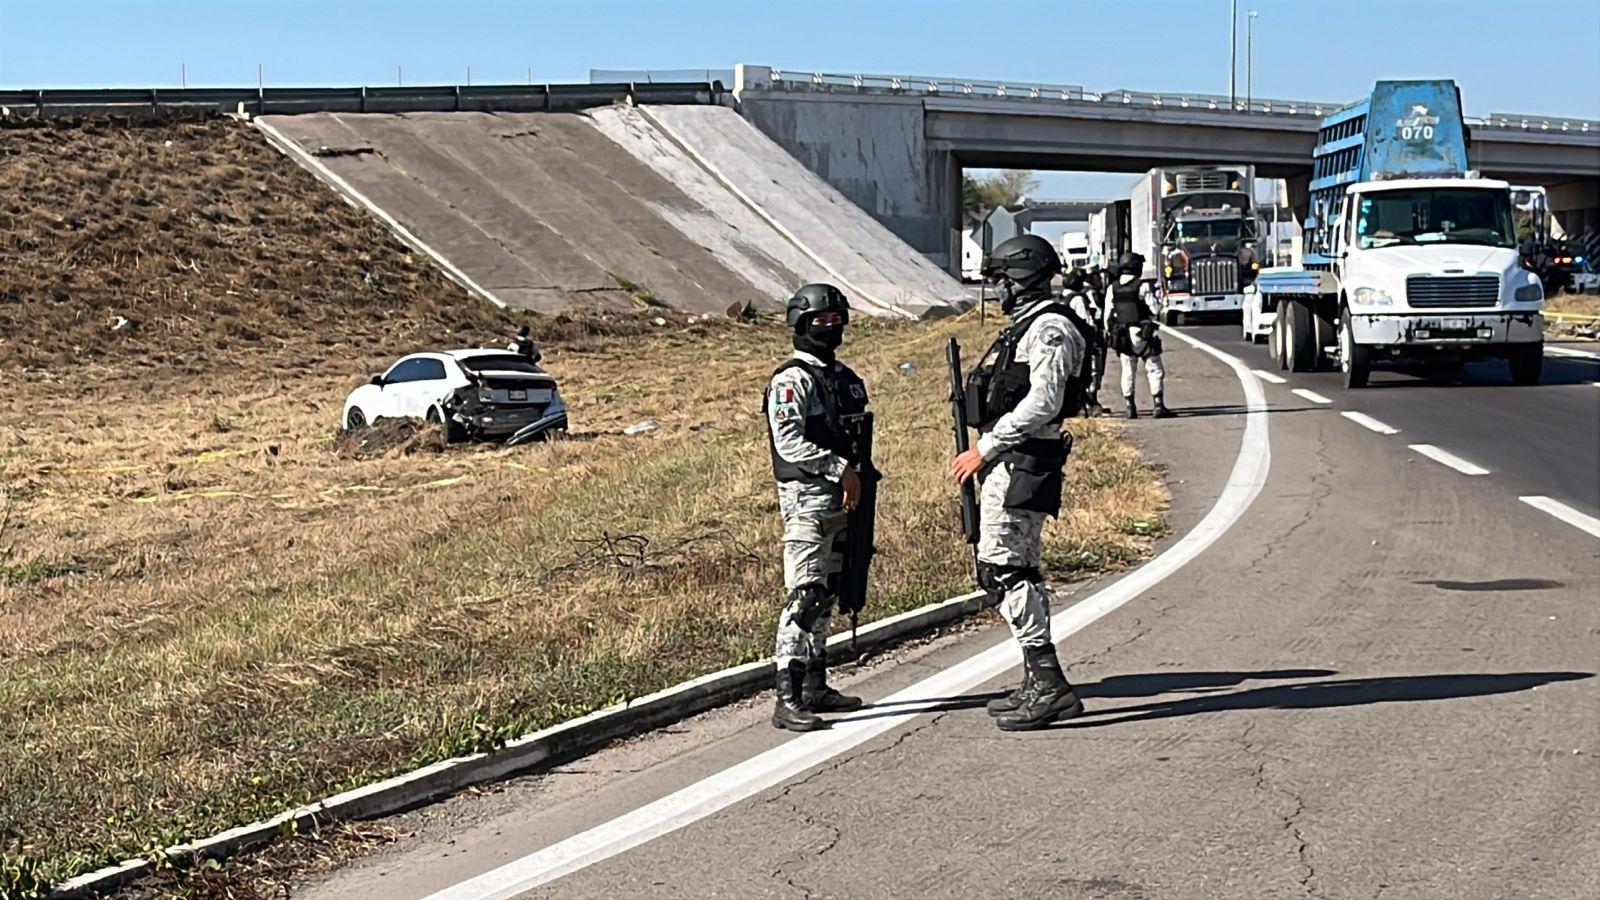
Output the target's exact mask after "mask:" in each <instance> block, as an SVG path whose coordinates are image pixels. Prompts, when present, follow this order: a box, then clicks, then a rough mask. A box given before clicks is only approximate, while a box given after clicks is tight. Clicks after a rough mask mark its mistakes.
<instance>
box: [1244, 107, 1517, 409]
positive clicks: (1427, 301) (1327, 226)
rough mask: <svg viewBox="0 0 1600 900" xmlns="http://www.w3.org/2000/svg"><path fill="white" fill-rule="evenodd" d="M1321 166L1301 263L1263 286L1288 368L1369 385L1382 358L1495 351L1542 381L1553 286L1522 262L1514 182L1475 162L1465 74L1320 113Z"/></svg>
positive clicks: (1453, 357) (1458, 357) (1317, 156)
mask: <svg viewBox="0 0 1600 900" xmlns="http://www.w3.org/2000/svg"><path fill="white" fill-rule="evenodd" d="M1312 160H1313V166H1312V176H1311V213H1310V215H1309V216H1308V217H1307V218H1306V222H1305V228H1304V232H1305V244H1306V252H1305V253H1304V255H1303V258H1302V261H1301V264H1300V265H1298V266H1277V267H1272V268H1268V269H1264V270H1262V272H1261V275H1260V277H1259V279H1258V281H1257V286H1258V290H1259V291H1260V292H1261V295H1262V297H1263V302H1264V303H1266V304H1268V305H1270V306H1272V307H1273V308H1275V309H1276V311H1277V315H1276V319H1275V321H1274V323H1273V328H1272V335H1271V344H1272V349H1273V356H1274V358H1275V359H1276V360H1277V362H1278V365H1279V366H1280V367H1281V368H1284V369H1288V370H1291V371H1310V370H1317V369H1324V368H1330V367H1337V368H1338V369H1339V370H1340V371H1341V372H1343V374H1344V383H1345V386H1346V387H1347V388H1360V387H1364V386H1365V385H1366V384H1367V380H1368V377H1369V375H1370V372H1371V369H1372V366H1373V365H1374V364H1378V363H1386V362H1402V363H1420V364H1423V365H1430V366H1434V367H1440V368H1446V369H1447V370H1448V369H1453V368H1454V367H1456V366H1459V365H1460V364H1461V363H1463V362H1466V361H1470V360H1476V359H1485V358H1496V359H1503V360H1505V361H1506V362H1507V363H1508V364H1509V369H1510V375H1511V380H1512V381H1513V382H1514V383H1516V384H1536V383H1538V381H1539V375H1540V370H1541V368H1542V365H1543V360H1544V318H1543V316H1542V315H1541V314H1540V310H1541V309H1543V307H1544V290H1543V287H1542V285H1541V284H1540V281H1539V277H1538V276H1537V275H1535V274H1534V273H1532V272H1529V271H1528V270H1526V269H1525V268H1523V267H1522V265H1521V263H1520V261H1519V258H1518V252H1517V239H1516V232H1515V228H1514V225H1513V222H1512V198H1511V188H1510V185H1508V184H1507V183H1506V182H1504V181H1495V180H1491V179H1485V178H1479V177H1477V175H1476V173H1473V172H1469V171H1468V170H1467V142H1466V129H1465V127H1464V125H1463V123H1462V118H1461V94H1460V91H1459V90H1458V89H1457V88H1456V85H1455V82H1453V81H1440V80H1434V81H1380V82H1378V83H1377V84H1376V86H1375V87H1374V88H1373V91H1372V94H1371V96H1369V97H1367V98H1366V99H1365V100H1362V101H1359V102H1357V103H1354V104H1352V105H1350V106H1347V107H1345V108H1344V109H1342V110H1339V111H1338V112H1335V113H1334V114H1333V115H1331V116H1329V117H1328V118H1326V119H1324V120H1323V122H1322V126H1321V128H1320V130H1319V131H1318V134H1317V144H1316V149H1315V150H1314V151H1313V157H1312Z"/></svg>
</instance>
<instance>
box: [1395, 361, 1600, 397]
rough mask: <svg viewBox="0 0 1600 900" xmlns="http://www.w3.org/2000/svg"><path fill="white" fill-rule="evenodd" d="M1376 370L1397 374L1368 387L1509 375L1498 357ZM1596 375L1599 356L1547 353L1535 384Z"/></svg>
mask: <svg viewBox="0 0 1600 900" xmlns="http://www.w3.org/2000/svg"><path fill="white" fill-rule="evenodd" d="M1379 373H1383V374H1384V375H1390V376H1397V377H1391V378H1379V377H1374V378H1373V380H1372V381H1370V382H1368V383H1367V388H1368V389H1369V390H1370V389H1373V388H1378V389H1380V390H1382V389H1391V388H1414V387H1417V386H1419V385H1420V386H1426V387H1434V388H1447V389H1448V388H1487V387H1510V386H1511V377H1510V375H1509V374H1508V373H1507V371H1506V365H1505V363H1503V362H1499V361H1491V362H1477V363H1469V364H1467V365H1465V366H1462V367H1461V369H1460V370H1459V371H1455V372H1448V371H1445V372H1440V371H1433V372H1429V371H1426V370H1423V369H1419V368H1416V367H1396V368H1392V369H1391V368H1383V369H1377V370H1374V372H1373V374H1374V375H1375V376H1376V375H1378V374H1379ZM1597 378H1600V360H1592V359H1575V358H1571V357H1550V356H1547V357H1545V359H1544V370H1543V372H1542V373H1541V374H1540V376H1539V384H1540V385H1542V386H1544V387H1550V386H1551V385H1561V384H1589V383H1592V382H1593V381H1595V380H1596V379H1597Z"/></svg>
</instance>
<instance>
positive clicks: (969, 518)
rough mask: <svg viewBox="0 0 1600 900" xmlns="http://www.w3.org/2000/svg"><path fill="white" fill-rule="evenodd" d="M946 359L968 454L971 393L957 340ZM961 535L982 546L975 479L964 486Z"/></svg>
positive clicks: (953, 407)
mask: <svg viewBox="0 0 1600 900" xmlns="http://www.w3.org/2000/svg"><path fill="white" fill-rule="evenodd" d="M944 358H945V361H946V362H947V363H949V364H950V413H951V415H953V416H954V417H955V430H956V455H958V456H959V455H960V454H962V453H965V452H967V448H968V446H970V444H969V443H968V438H967V392H966V388H965V386H964V385H963V383H962V378H961V345H960V344H959V343H957V342H956V339H955V338H951V339H950V343H949V344H948V345H947V346H946V347H945V350H944ZM961 536H962V537H963V538H965V539H966V541H967V543H969V544H971V545H972V546H973V548H974V549H973V552H974V553H976V552H977V549H976V548H977V546H978V491H977V488H976V486H975V485H974V483H973V480H972V479H970V478H969V479H967V480H966V481H964V482H962V484H961Z"/></svg>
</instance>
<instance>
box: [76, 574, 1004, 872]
mask: <svg viewBox="0 0 1600 900" xmlns="http://www.w3.org/2000/svg"><path fill="white" fill-rule="evenodd" d="M982 597H983V594H982V593H981V592H976V591H975V592H973V593H970V594H963V595H961V596H959V597H951V598H950V599H948V600H942V601H940V602H938V603H932V604H929V605H927V606H923V607H920V608H918V609H913V610H909V611H907V612H903V613H900V614H898V615H894V616H890V617H889V618H887V619H879V620H878V621H876V622H872V623H870V624H868V625H866V626H864V627H862V628H861V630H860V631H859V632H858V633H857V635H856V637H855V641H854V648H853V649H852V647H851V636H850V634H849V633H844V634H837V635H834V636H833V637H831V638H829V639H828V652H829V656H831V657H834V658H835V659H838V660H844V659H850V658H856V657H859V656H861V655H865V654H868V653H872V652H875V651H877V650H882V649H884V648H886V647H888V646H891V645H893V644H896V643H899V642H900V641H902V640H904V639H906V638H908V637H912V636H914V635H918V634H924V633H926V632H928V631H931V630H933V629H935V628H938V627H940V626H942V625H947V624H949V623H951V622H954V621H957V620H959V619H961V618H964V617H966V616H968V615H970V614H972V613H974V612H977V611H978V610H979V609H981V608H982V603H981V598H982ZM771 678H772V662H771V660H761V661H759V662H752V663H745V664H744V665H742V666H734V667H733V668H731V669H723V670H721V671H719V672H712V673H711V674H709V675H702V676H701V677H699V678H696V679H693V680H691V681H685V682H683V683H681V684H677V685H673V686H672V687H669V688H666V689H664V690H660V691H657V692H655V693H653V694H647V695H645V696H643V697H638V698H635V699H633V700H628V701H624V702H622V703H618V704H615V705H613V706H608V707H606V708H604V709H599V710H596V711H594V712H592V713H589V714H588V715H585V716H580V717H578V718H576V719H571V720H569V721H566V722H562V723H560V724H559V725H553V726H551V727H549V728H545V729H543V730H540V731H535V732H532V733H530V734H526V735H523V736H522V737H519V738H516V739H514V740H511V741H509V742H507V743H506V745H505V747H503V748H501V749H499V750H495V751H492V752H489V753H474V754H471V755H468V756H457V757H454V758H452V759H445V760H440V761H439V762H436V763H432V764H431V765H427V766H423V767H422V768H420V769H416V770H414V771H411V772H407V773H406V774H404V775H397V776H395V777H393V778H389V779H385V780H383V781H379V782H376V783H374V784H369V785H366V786H365V787H359V788H355V789H353V790H349V791H345V792H344V793H342V794H335V795H334V796H332V797H327V798H324V799H322V800H319V801H317V802H315V803H312V804H309V805H307V806H301V807H297V808H295V809H291V810H287V811H285V812H282V813H279V814H278V815H276V816H273V817H271V818H269V819H263V820H261V821H259V822H252V823H250V824H248V825H241V826H239V827H237V828H230V829H228V830H227V831H223V832H219V833H218V834H214V835H212V836H210V837H208V838H203V839H200V840H196V841H190V842H188V843H183V844H174V845H173V846H171V847H167V848H166V849H165V850H162V851H161V854H160V858H159V859H158V858H139V859H129V860H125V861H123V862H121V863H118V864H116V865H112V866H107V867H105V868H103V869H98V870H96V871H93V872H87V873H85V874H83V875H79V876H77V877H76V878H72V879H69V880H67V881H64V882H61V883H60V884H57V885H55V886H54V888H53V889H52V891H51V896H53V897H88V896H93V895H95V894H101V893H104V892H106V891H110V890H114V889H116V888H119V887H122V886H124V885H127V884H129V883H131V882H133V881H136V880H138V879H140V878H143V877H145V876H146V875H149V874H151V873H152V872H154V871H156V870H157V869H158V868H164V867H166V866H169V865H170V866H179V867H182V866H187V865H191V864H193V863H195V862H197V861H199V860H203V859H220V858H225V857H228V856H232V855H234V854H236V853H240V852H242V851H245V850H248V849H251V848H253V847H259V846H261V845H263V844H267V843H270V842H271V841H272V840H274V839H276V838H277V837H279V836H282V835H289V834H295V833H299V832H304V831H310V830H313V829H315V828H317V827H318V826H319V825H322V824H325V823H330V822H340V821H348V820H353V819H371V818H377V817H379V816H385V815H390V814H393V813H397V812H401V811H403V810H406V809H411V808H413V807H416V806H421V805H423V804H426V803H428V802H430V801H433V800H438V799H440V798H443V797H446V796H448V795H450V794H453V793H456V792H457V791H460V790H461V789H462V788H466V787H470V786H473V785H478V784H486V783H488V782H492V781H498V780H501V779H503V778H507V777H509V776H512V775H523V774H528V773H531V772H534V771H537V770H538V769H540V768H542V767H545V766H547V765H550V764H552V763H554V762H560V761H565V760H569V759H572V758H574V757H577V756H581V755H584V754H586V753H591V752H593V751H595V750H598V749H599V748H600V747H602V746H604V745H605V744H608V743H610V742H612V741H614V740H617V739H618V738H623V737H631V736H634V735H638V734H643V733H644V732H646V731H650V730H652V729H654V728H659V727H661V726H662V725H666V724H670V723H672V722H676V721H679V720H681V719H686V718H688V717H690V716H694V715H698V714H700V713H703V712H706V711H707V710H710V709H715V708H716V707H718V706H722V705H725V704H727V703H730V702H732V701H734V700H738V699H741V698H743V697H746V696H749V695H751V694H754V693H757V692H759V691H761V690H764V689H766V688H767V687H769V686H770V682H771Z"/></svg>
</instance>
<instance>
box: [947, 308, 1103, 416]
mask: <svg viewBox="0 0 1600 900" xmlns="http://www.w3.org/2000/svg"><path fill="white" fill-rule="evenodd" d="M1046 313H1057V314H1059V315H1061V316H1064V317H1065V318H1066V320H1067V321H1068V322H1071V323H1072V327H1074V328H1076V329H1078V334H1079V336H1081V337H1083V338H1084V340H1085V342H1087V341H1088V337H1087V336H1088V335H1089V334H1090V333H1091V332H1090V329H1089V324H1088V323H1087V322H1085V321H1083V319H1081V318H1079V317H1078V314H1077V313H1075V312H1073V311H1072V307H1070V306H1066V305H1063V304H1060V303H1052V304H1050V305H1048V306H1046V307H1044V308H1043V309H1040V310H1039V311H1038V312H1036V313H1034V314H1033V315H1031V316H1029V317H1028V318H1026V319H1023V320H1022V321H1021V322H1015V323H1013V324H1011V325H1009V326H1007V327H1005V328H1003V329H1001V330H1000V336H999V337H997V338H995V341H994V344H993V345H991V346H990V347H989V351H988V352H987V353H985V354H983V359H982V360H981V361H980V362H979V363H978V367H977V368H975V369H973V370H972V374H971V375H968V376H967V422H968V423H969V424H971V425H972V426H973V427H975V428H977V429H978V430H980V431H983V430H987V429H988V428H991V427H993V425H994V423H995V422H997V421H999V420H1000V417H1001V416H1003V415H1005V414H1006V413H1008V412H1010V411H1012V410H1013V409H1016V408H1017V404H1019V403H1021V402H1022V398H1024V397H1026V396H1028V389H1029V388H1030V387H1031V386H1032V382H1031V380H1030V379H1029V377H1028V361H1027V360H1025V359H1017V347H1018V345H1020V344H1021V343H1022V338H1023V336H1024V335H1026V334H1027V333H1028V328H1029V327H1031V326H1032V325H1033V323H1034V322H1035V321H1036V320H1037V319H1038V318H1039V317H1040V316H1042V315H1044V314H1046ZM1082 370H1083V367H1082V366H1079V367H1078V371H1076V372H1071V373H1069V374H1068V376H1067V387H1066V391H1065V396H1064V397H1063V398H1062V402H1061V410H1060V411H1059V412H1057V413H1056V415H1055V417H1054V418H1052V419H1051V420H1050V421H1051V423H1052V424H1054V423H1059V422H1060V421H1061V420H1063V419H1065V418H1068V417H1069V416H1075V415H1077V414H1078V412H1079V410H1080V409H1082V407H1083V375H1082Z"/></svg>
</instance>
